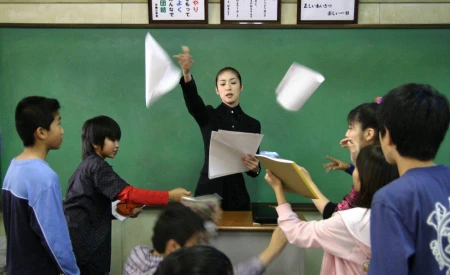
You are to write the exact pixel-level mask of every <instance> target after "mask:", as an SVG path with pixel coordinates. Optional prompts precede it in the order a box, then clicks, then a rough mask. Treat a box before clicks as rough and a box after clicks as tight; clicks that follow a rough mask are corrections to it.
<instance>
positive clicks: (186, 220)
mask: <svg viewBox="0 0 450 275" xmlns="http://www.w3.org/2000/svg"><path fill="white" fill-rule="evenodd" d="M205 232H206V229H205V225H204V220H203V219H202V218H201V217H200V216H199V215H198V214H196V213H195V212H194V211H192V210H191V209H190V208H188V207H187V206H184V205H182V204H181V203H171V204H169V205H168V206H166V207H165V209H164V210H163V212H162V213H161V215H160V216H159V218H158V220H157V221H156V224H155V227H154V228H153V237H152V242H153V248H154V249H155V250H156V251H157V252H158V253H160V254H164V253H165V252H166V245H167V242H168V241H169V240H175V241H176V242H177V243H178V245H179V246H181V247H182V246H184V245H185V244H186V242H187V241H188V240H189V239H191V238H192V237H193V236H195V235H196V234H198V235H199V236H198V237H199V238H201V237H202V236H201V235H203V234H204V233H205ZM199 241H201V240H200V239H199Z"/></svg>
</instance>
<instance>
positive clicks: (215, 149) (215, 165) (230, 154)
mask: <svg viewBox="0 0 450 275" xmlns="http://www.w3.org/2000/svg"><path fill="white" fill-rule="evenodd" d="M263 137H264V135H261V134H252V133H244V132H232V131H224V130H219V131H218V132H216V131H213V132H212V133H211V142H210V145H209V169H208V178H210V179H214V178H218V177H222V176H226V175H232V174H236V173H242V172H247V171H248V168H247V166H245V164H244V163H243V162H242V159H241V157H242V156H246V155H247V154H256V152H257V151H258V147H259V145H260V144H261V140H262V139H263Z"/></svg>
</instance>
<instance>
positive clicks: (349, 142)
mask: <svg viewBox="0 0 450 275" xmlns="http://www.w3.org/2000/svg"><path fill="white" fill-rule="evenodd" d="M340 143H341V146H342V147H343V148H347V149H348V150H349V151H350V158H351V160H352V162H353V163H354V164H355V163H356V157H357V156H358V154H359V151H360V148H359V143H358V142H356V141H355V140H354V139H352V138H344V139H343V140H341V142H340Z"/></svg>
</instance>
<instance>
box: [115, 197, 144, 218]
mask: <svg viewBox="0 0 450 275" xmlns="http://www.w3.org/2000/svg"><path fill="white" fill-rule="evenodd" d="M119 202H120V200H115V201H113V202H112V203H111V214H112V215H113V216H114V217H115V218H116V219H118V220H119V221H121V222H123V221H124V220H126V219H128V218H129V217H130V216H123V215H121V214H119V212H117V204H118V203H119ZM144 207H145V205H143V206H142V207H141V209H142V208H144Z"/></svg>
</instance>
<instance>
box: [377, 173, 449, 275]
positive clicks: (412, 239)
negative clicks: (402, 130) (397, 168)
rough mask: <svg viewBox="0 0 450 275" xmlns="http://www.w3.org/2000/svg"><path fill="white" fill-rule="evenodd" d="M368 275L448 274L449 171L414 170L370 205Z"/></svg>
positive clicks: (381, 193) (385, 188) (384, 190)
mask: <svg viewBox="0 0 450 275" xmlns="http://www.w3.org/2000/svg"><path fill="white" fill-rule="evenodd" d="M370 224H371V225H372V227H373V228H376V229H377V230H371V232H370V241H371V243H372V259H371V260H370V268H369V274H373V275H378V274H449V270H450V262H449V260H448V259H449V255H450V251H449V232H450V167H447V166H444V165H438V166H432V167H421V168H413V169H410V170H408V171H406V173H404V174H403V175H402V176H401V177H400V178H398V179H396V180H395V181H393V182H391V183H389V184H388V185H386V186H385V187H383V188H382V189H380V190H378V192H377V193H376V194H375V196H374V198H373V201H372V215H371V220H370Z"/></svg>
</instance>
